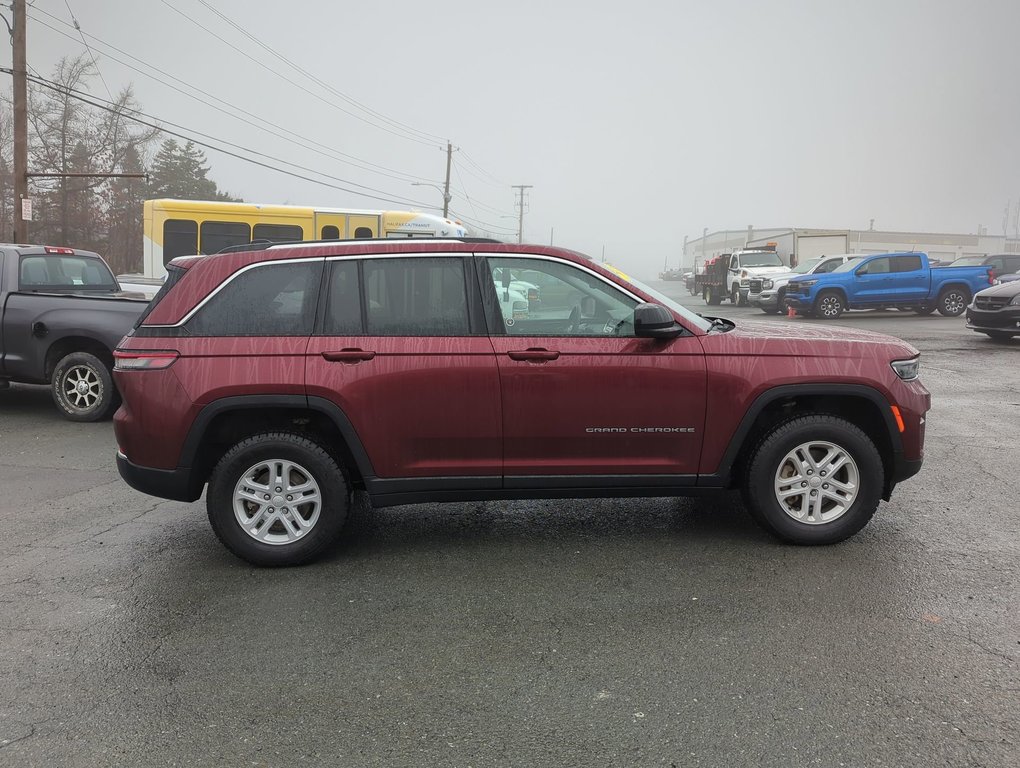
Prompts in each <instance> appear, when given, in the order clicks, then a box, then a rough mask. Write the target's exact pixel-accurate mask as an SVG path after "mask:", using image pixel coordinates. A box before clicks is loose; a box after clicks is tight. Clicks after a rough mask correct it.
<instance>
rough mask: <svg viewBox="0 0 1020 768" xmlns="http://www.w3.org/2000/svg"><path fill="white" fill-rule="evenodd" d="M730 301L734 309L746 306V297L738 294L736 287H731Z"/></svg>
mask: <svg viewBox="0 0 1020 768" xmlns="http://www.w3.org/2000/svg"><path fill="white" fill-rule="evenodd" d="M730 301H731V302H733V306H735V307H746V306H747V297H746V296H744V295H742V294H741V293H740V288H739V287H738V286H736V285H734V286H733V290H732V291H731V292H730Z"/></svg>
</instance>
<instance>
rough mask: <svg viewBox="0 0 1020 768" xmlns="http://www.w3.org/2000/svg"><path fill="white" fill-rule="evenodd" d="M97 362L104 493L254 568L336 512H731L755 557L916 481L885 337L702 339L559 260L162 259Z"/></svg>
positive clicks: (427, 256) (521, 248) (271, 254)
mask: <svg viewBox="0 0 1020 768" xmlns="http://www.w3.org/2000/svg"><path fill="white" fill-rule="evenodd" d="M500 269H503V270H510V271H511V274H519V275H525V274H527V275H529V276H530V275H531V274H532V273H535V279H534V280H529V282H534V283H536V284H540V285H541V290H542V309H541V311H540V312H537V313H536V312H532V313H529V314H528V315H527V316H525V317H520V318H517V317H512V316H509V317H508V316H507V315H506V312H505V308H504V307H503V305H502V303H501V302H500V300H499V297H498V294H499V292H500V290H501V289H502V280H501V279H500V278H497V277H495V275H496V274H503V273H497V272H496V270H500ZM539 275H540V276H541V279H539V277H538V276H539ZM569 297H573V298H569ZM115 357H116V361H117V362H116V370H115V373H114V375H115V377H116V379H117V383H118V385H119V386H120V388H121V391H122V392H123V394H124V404H123V406H122V407H121V408H120V410H119V411H118V412H117V414H116V416H115V419H114V428H115V432H116V436H117V445H118V446H119V452H118V455H117V465H118V468H119V470H120V473H121V475H122V477H123V478H124V479H125V480H126V481H127V482H128V483H129V484H130V485H131V486H133V487H135V488H137V489H139V490H141V491H144V492H146V493H150V494H152V495H155V496H160V497H163V498H170V499H179V500H183V501H194V500H196V499H198V498H199V497H200V495H201V494H202V490H203V488H204V487H206V486H208V490H207V492H206V507H207V511H208V514H209V519H210V522H211V524H212V527H213V530H214V531H215V532H216V534H217V535H218V536H219V538H220V540H221V541H222V542H223V543H224V544H225V545H226V546H227V547H228V548H229V549H230V550H231V551H232V552H234V553H235V554H237V555H238V556H240V557H242V558H244V559H246V560H249V561H250V562H252V563H257V564H262V565H286V564H295V563H300V562H305V561H307V560H310V559H312V558H314V557H316V556H317V555H318V554H319V553H320V552H322V551H323V550H324V548H326V547H328V546H329V545H330V544H331V543H332V542H333V541H335V540H336V539H337V537H338V536H339V535H340V530H341V527H342V525H343V522H344V517H345V515H346V514H347V510H348V508H349V505H350V494H351V491H352V490H353V489H363V490H364V491H365V492H367V495H368V498H369V500H370V501H371V503H372V504H373V505H375V506H387V505H394V504H408V503H418V502H428V501H444V500H445V501H451V500H486V499H519V498H561V497H570V498H576V497H586V496H587V497H599V496H628V497H630V496H680V495H689V494H703V493H708V492H712V491H722V490H725V489H728V488H739V489H741V490H742V491H743V493H744V499H745V503H746V504H747V506H748V508H749V510H750V512H751V514H752V515H753V516H754V518H755V519H756V520H757V521H758V522H759V523H760V524H761V525H763V526H764V527H765V528H766V529H767V530H769V531H771V532H772V533H774V534H775V535H777V536H778V537H780V538H782V539H785V540H787V541H792V542H797V543H801V544H828V543H832V542H836V541H840V540H842V539H845V538H847V537H848V536H852V535H853V534H854V533H856V532H857V531H858V530H860V529H861V528H862V527H863V526H864V525H865V524H866V523H867V522H868V520H869V519H870V518H871V516H872V515H873V514H874V512H875V510H876V508H877V507H878V504H879V501H880V499H888V498H889V497H890V494H891V493H892V492H893V488H894V487H895V486H896V484H897V483H900V482H902V481H903V480H905V479H907V478H909V477H911V476H912V475H914V474H915V473H916V472H917V471H918V470H919V469H920V466H921V461H922V456H923V442H924V428H925V418H926V413H927V411H928V409H929V406H930V398H929V395H928V392H927V391H926V390H925V388H924V387H923V386H922V385H921V383H920V381H919V380H918V378H917V375H918V359H919V358H918V352H917V350H916V349H914V348H913V347H912V346H910V345H909V344H907V343H905V342H903V341H900V340H899V339H894V338H892V337H889V336H883V335H880V334H875V333H870V332H867V331H849V330H844V329H819V328H810V329H804V328H803V327H801V328H797V327H791V326H788V325H783V326H777V325H775V324H771V323H757V324H756V323H747V324H741V325H736V324H734V323H732V322H729V321H726V320H721V319H707V318H704V317H701V316H700V315H696V314H694V313H692V312H690V311H689V310H687V309H685V308H684V307H682V306H680V305H679V304H677V303H675V302H674V301H672V300H671V299H669V298H667V297H666V296H664V295H662V294H661V293H659V292H657V291H655V290H654V289H652V288H649V287H647V286H645V285H643V284H642V283H640V282H638V281H636V280H633V279H629V278H627V277H626V276H625V275H624V274H623V273H621V272H619V271H618V270H615V269H614V270H610V269H606V268H604V267H603V266H602V265H600V264H597V263H595V262H593V261H591V260H590V259H588V258H586V257H584V256H582V255H581V254H578V253H576V252H573V251H568V250H563V249H559V248H553V247H543V246H527V245H507V244H482V243H473V242H463V241H457V240H425V239H415V240H401V241H393V240H389V241H381V242H380V241H364V240H362V241H352V242H342V241H332V242H323V243H319V244H314V245H313V244H305V245H303V246H282V247H281V246H272V247H268V248H266V249H263V250H256V251H250V252H244V253H230V254H222V255H217V256H207V257H203V258H201V259H175V260H173V261H171V262H170V265H169V277H168V278H167V283H166V286H165V288H164V291H163V292H161V295H159V296H157V297H156V299H154V301H153V304H152V308H151V310H150V311H149V312H148V313H147V314H146V316H145V317H143V319H142V321H141V322H140V323H139V325H138V327H137V328H135V329H134V330H133V331H132V332H131V333H130V334H129V335H128V336H127V337H126V338H125V339H124V340H123V342H122V344H121V345H120V347H119V348H118V349H117V350H116V352H115Z"/></svg>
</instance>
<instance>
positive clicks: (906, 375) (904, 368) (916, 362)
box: [889, 357, 921, 381]
mask: <svg viewBox="0 0 1020 768" xmlns="http://www.w3.org/2000/svg"><path fill="white" fill-rule="evenodd" d="M889 365H891V366H892V369H893V370H894V371H895V372H896V375H897V376H899V377H900V378H901V379H903V380H904V381H913V380H914V379H916V378H917V375H918V373H919V372H920V370H921V358H920V357H912V358H910V359H909V360H893V361H892V362H891V363H889Z"/></svg>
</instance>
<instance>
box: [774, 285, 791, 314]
mask: <svg viewBox="0 0 1020 768" xmlns="http://www.w3.org/2000/svg"><path fill="white" fill-rule="evenodd" d="M776 302H777V303H776V307H777V308H778V309H779V311H780V312H781V313H782V314H784V315H785V314H786V313H787V312H789V311H790V307H789V306H788V305H787V303H786V289H785V288H784V289H780V291H779V293H778V294H776Z"/></svg>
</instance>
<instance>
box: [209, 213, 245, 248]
mask: <svg viewBox="0 0 1020 768" xmlns="http://www.w3.org/2000/svg"><path fill="white" fill-rule="evenodd" d="M250 242H251V227H249V226H248V225H247V224H244V223H242V222H233V221H203V222H202V253H204V254H210V253H216V252H217V251H220V250H222V249H223V248H228V247H230V246H231V245H242V244H244V243H250Z"/></svg>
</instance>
